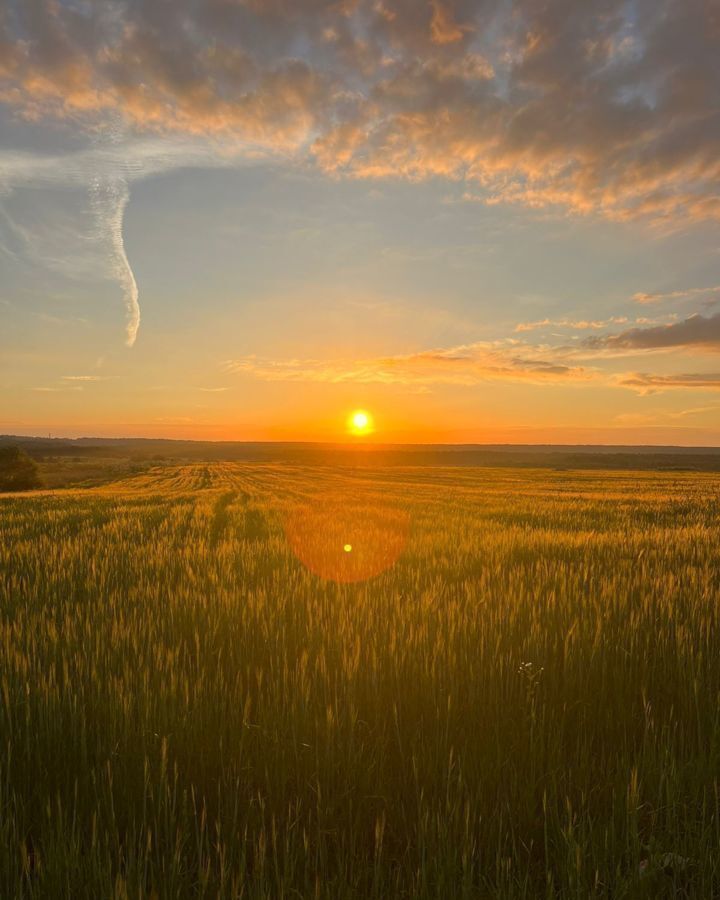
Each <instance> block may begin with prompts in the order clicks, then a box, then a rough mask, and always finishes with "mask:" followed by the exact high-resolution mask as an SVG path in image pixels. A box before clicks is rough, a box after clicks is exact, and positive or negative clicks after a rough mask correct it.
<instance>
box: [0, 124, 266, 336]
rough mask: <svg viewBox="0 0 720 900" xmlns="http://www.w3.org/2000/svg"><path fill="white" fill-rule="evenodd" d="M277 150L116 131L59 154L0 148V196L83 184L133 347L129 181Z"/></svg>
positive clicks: (251, 159) (250, 159) (136, 313)
mask: <svg viewBox="0 0 720 900" xmlns="http://www.w3.org/2000/svg"><path fill="white" fill-rule="evenodd" d="M276 156H277V154H273V153H272V152H269V151H261V150H260V149H258V148H252V147H251V146H249V145H245V144H240V143H238V144H234V145H230V146H225V147H219V146H218V145H217V144H213V143H211V142H208V141H202V140H193V141H188V140H185V141H181V142H174V141H167V140H160V139H156V140H152V139H151V140H148V139H145V140H141V139H127V140H125V139H121V138H119V137H115V136H113V140H112V141H111V142H110V143H109V144H94V145H91V146H89V147H86V148H85V149H83V150H79V151H76V152H74V153H68V154H66V155H59V156H38V155H34V154H32V153H27V152H17V151H15V152H14V151H4V152H1V151H0V196H2V195H7V194H10V193H12V191H13V190H14V189H15V188H18V187H35V188H40V187H43V186H46V187H67V188H76V189H83V188H84V189H86V190H87V191H88V192H89V196H90V205H91V211H92V214H93V216H94V218H95V221H96V222H97V232H98V233H97V235H96V238H97V239H98V240H99V241H100V243H101V245H102V247H103V252H104V255H105V256H106V259H107V263H106V265H108V270H109V273H110V274H111V275H112V277H113V278H114V279H115V280H116V281H117V282H118V284H119V286H120V288H121V290H122V294H123V298H124V302H125V309H126V316H127V318H126V326H125V329H126V344H127V346H128V347H132V346H133V345H134V343H135V341H136V339H137V335H138V329H139V327H140V304H139V293H138V286H137V282H136V280H135V275H134V273H133V270H132V267H131V265H130V261H129V260H128V256H127V252H126V249H125V240H124V236H123V219H124V215H125V209H126V207H127V205H128V202H129V200H130V186H131V185H132V184H133V183H136V182H138V181H140V180H142V179H145V178H149V177H151V176H153V175H158V174H161V173H165V172H171V171H175V170H177V169H181V168H186V167H193V166H195V167H201V168H231V167H233V168H234V167H239V166H241V165H243V164H253V163H257V162H259V161H261V160H267V159H270V158H273V157H276ZM28 240H29V237H28Z"/></svg>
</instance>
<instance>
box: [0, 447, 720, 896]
mask: <svg viewBox="0 0 720 900" xmlns="http://www.w3.org/2000/svg"><path fill="white" fill-rule="evenodd" d="M328 495H331V496H332V497H333V503H331V504H329V503H327V497H328ZM719 496H720V476H717V475H712V474H707V475H705V474H692V475H691V474H681V473H672V474H670V473H652V472H642V473H635V472H612V473H610V472H592V473H576V472H550V471H533V470H512V469H498V470H492V469H449V468H446V469H440V468H437V469H436V468H432V469H431V468H427V469H422V468H417V469H410V468H408V469H375V470H373V469H357V470H349V469H344V470H343V469H322V470H320V469H304V468H293V467H290V466H272V465H266V466H263V465H241V464H207V465H192V466H174V467H158V468H157V469H153V470H151V471H148V472H145V473H143V474H140V475H138V476H136V477H133V478H129V479H127V480H125V481H121V482H118V483H116V484H112V485H107V486H105V487H102V488H95V489H92V490H86V491H72V490H70V491H58V492H54V493H44V494H37V495H28V496H22V497H20V496H14V497H5V498H2V499H0V538H1V542H0V896H1V897H28V898H30V897H32V898H37V897H42V898H45V897H52V898H63V897H66V898H73V900H75V898H83V897H86V898H93V900H97V898H123V897H127V898H151V897H157V898H185V897H205V898H211V897H212V898H215V897H223V898H231V897H232V898H240V897H243V898H280V897H282V898H291V897H294V898H297V897H303V898H304V897H318V898H327V900H330V898H332V900H340V898H351V897H352V898H366V897H374V898H395V897H398V898H399V897H407V898H431V897H432V898H453V900H454V898H484V897H488V898H490V897H501V898H520V897H524V898H531V897H545V898H550V897H575V898H583V900H584V898H590V897H598V898H599V897H607V898H610V897H612V898H622V897H641V896H642V897H663V896H666V897H683V896H687V897H698V898H712V897H714V896H720V871H719V864H720V854H719V852H718V848H719V847H720V805H719V798H718V775H719V774H720V703H719V700H720V628H719V626H720V611H719V609H718V602H719V601H720V550H719V546H720V545H719V539H720V513H719V508H718V498H719ZM338 508H341V509H346V510H347V509H351V510H352V512H353V517H355V518H358V517H359V519H360V520H362V521H364V522H366V523H367V522H370V523H372V522H375V523H376V525H375V526H372V527H377V528H378V529H379V530H380V531H381V532H382V529H389V530H390V532H391V533H396V531H397V528H398V527H400V526H398V523H403V522H404V521H407V522H409V530H408V533H407V536H406V539H405V538H403V547H401V548H400V549H401V550H402V552H401V554H400V556H399V558H398V559H397V562H395V563H394V565H391V566H390V568H388V569H386V571H384V572H383V573H382V574H380V575H379V576H378V577H376V578H373V579H371V580H368V581H360V582H356V583H336V582H333V581H327V580H323V579H321V578H318V577H317V576H316V575H314V574H313V573H312V572H310V571H308V569H307V568H306V567H305V566H303V565H302V563H301V562H300V561H299V560H298V558H297V556H296V554H295V553H293V550H292V546H291V544H292V541H289V540H288V537H287V535H286V530H285V529H286V528H287V522H288V517H290V519H292V517H293V516H297V511H298V510H302V509H307V510H308V511H309V513H308V522H309V523H310V524H309V525H308V528H310V529H311V530H313V529H322V528H324V527H325V526H324V525H323V521H324V519H323V517H325V520H327V523H329V524H328V526H327V527H328V528H329V531H328V533H330V534H332V535H333V538H332V541H333V542H335V541H336V540H340V539H342V529H341V530H340V531H338V530H337V528H335V525H336V523H337V509H338ZM311 513H312V516H314V518H312V516H311V515H310V514H311ZM373 517H375V518H373ZM334 523H335V524H334ZM368 527H370V526H368ZM403 527H404V526H403ZM333 528H335V530H334V531H333ZM360 534H361V535H362V532H360ZM383 534H384V532H383ZM362 539H363V538H362V536H361V537H360V540H361V541H362ZM380 543H382V544H384V543H386V540H385V538H384V537H383V540H382V541H381V542H379V544H378V545H380ZM333 546H334V544H333ZM403 548H404V549H403ZM373 552H375V551H373ZM394 555H395V556H396V555H397V554H394ZM389 562H392V559H390V560H389ZM668 860H669V862H668Z"/></svg>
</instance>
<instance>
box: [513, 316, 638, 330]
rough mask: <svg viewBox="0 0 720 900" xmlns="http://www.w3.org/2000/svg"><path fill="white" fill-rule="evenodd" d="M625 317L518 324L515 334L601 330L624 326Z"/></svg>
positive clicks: (554, 320) (543, 320) (545, 320)
mask: <svg viewBox="0 0 720 900" xmlns="http://www.w3.org/2000/svg"><path fill="white" fill-rule="evenodd" d="M627 321H628V319H627V316H612V317H611V318H609V319H594V320H588V319H578V320H573V319H540V320H538V321H536V322H520V323H519V324H518V325H516V326H515V331H516V332H526V331H537V330H538V329H541V328H569V329H570V330H572V331H590V330H601V329H603V328H607V327H608V326H610V325H624V324H626V323H627Z"/></svg>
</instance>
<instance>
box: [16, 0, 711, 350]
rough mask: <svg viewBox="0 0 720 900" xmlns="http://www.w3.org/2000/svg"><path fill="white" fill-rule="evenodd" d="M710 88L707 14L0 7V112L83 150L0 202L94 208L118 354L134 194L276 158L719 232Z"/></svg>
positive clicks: (240, 2) (590, 8) (519, 3)
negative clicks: (60, 128) (118, 303)
mask: <svg viewBox="0 0 720 900" xmlns="http://www.w3.org/2000/svg"><path fill="white" fill-rule="evenodd" d="M718 84H720V7H718V4H717V2H716V0H663V2H658V0H606V2H604V3H602V4H588V3H578V2H577V0H546V2H538V0H203V2H197V0H173V2H172V3H171V4H169V3H160V2H154V0H146V2H137V0H95V2H92V3H91V2H85V0H9V2H7V3H4V4H3V5H2V7H1V8H0V104H2V105H3V106H4V108H5V109H6V110H9V111H10V113H11V114H12V115H13V116H15V117H16V118H19V119H23V120H26V121H28V122H33V123H38V122H47V121H49V120H53V121H55V122H58V121H59V122H66V123H69V124H70V125H71V127H72V133H73V135H74V137H75V139H76V141H77V140H79V136H81V135H84V136H85V139H86V146H85V147H81V148H80V149H78V150H76V151H74V152H72V153H68V154H67V155H65V156H62V157H58V156H55V157H48V158H30V157H29V156H26V157H25V158H22V157H21V156H18V155H17V154H12V153H6V154H5V155H4V156H3V157H2V158H0V191H1V190H2V189H3V187H4V189H5V191H8V190H11V189H13V188H15V187H16V186H17V185H18V184H19V183H23V179H24V182H25V183H27V182H28V180H34V183H35V182H42V181H43V179H44V180H45V182H46V183H47V182H53V183H57V182H59V181H60V180H62V179H63V178H64V179H66V180H67V181H69V182H70V183H73V184H76V185H78V184H79V185H82V186H84V187H85V188H86V189H87V190H88V191H89V192H90V197H91V205H92V209H93V211H94V213H95V215H96V218H97V221H98V223H99V224H100V226H101V229H102V231H103V234H104V235H105V243H106V248H107V260H108V266H109V269H110V271H111V272H112V273H113V274H114V276H115V278H116V279H117V280H118V282H119V284H120V286H121V288H122V291H123V295H124V299H125V304H126V308H127V341H128V343H129V344H132V343H133V342H134V341H135V338H136V336H137V331H138V326H139V321H140V310H139V304H138V288H137V284H136V282H135V278H134V275H133V272H132V269H131V267H130V264H129V262H128V258H127V254H126V252H125V247H124V241H123V232H122V222H123V214H124V210H125V207H126V205H127V203H128V197H129V191H130V186H131V185H132V183H133V182H134V181H136V180H138V179H139V178H142V177H145V176H147V175H148V174H152V173H153V172H157V171H165V170H167V168H171V167H175V166H179V165H189V164H193V161H195V163H197V161H198V160H199V159H200V160H202V164H205V165H227V164H235V163H237V162H238V161H239V160H246V159H249V158H253V157H254V156H257V155H258V154H261V155H262V154H264V155H267V154H282V155H283V156H285V157H286V158H290V159H292V160H298V161H303V162H305V163H310V164H313V165H315V166H317V167H319V168H320V169H321V170H323V171H325V172H327V173H328V174H329V175H331V176H334V177H352V178H407V179H425V178H430V177H443V178H446V179H451V180H455V181H458V182H461V183H462V184H464V185H465V186H466V190H465V195H466V196H468V197H472V198H473V199H480V200H481V201H482V202H483V203H487V204H499V203H512V204H521V205H523V206H525V207H529V208H535V209H545V208H553V209H556V210H558V211H560V212H565V213H571V214H583V215H585V214H592V215H598V216H602V217H606V218H609V219H612V220H620V221H625V220H630V219H644V220H646V221H649V222H652V223H656V224H660V225H663V226H670V227H677V226H679V225H680V224H685V223H688V222H696V221H703V220H715V221H717V220H720V91H718ZM712 290H715V289H712ZM635 299H636V300H637V301H638V302H640V303H648V302H653V301H654V300H655V299H659V297H655V296H654V295H650V294H646V295H637V296H636V297H635ZM548 324H550V323H548ZM590 327H593V326H592V325H591V326H590Z"/></svg>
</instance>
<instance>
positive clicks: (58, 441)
mask: <svg viewBox="0 0 720 900" xmlns="http://www.w3.org/2000/svg"><path fill="white" fill-rule="evenodd" d="M2 444H13V445H16V446H19V447H21V448H22V449H23V450H25V451H26V452H27V453H28V454H30V455H31V456H32V457H34V458H35V459H46V460H50V459H56V458H66V457H73V458H75V459H78V460H80V459H91V458H106V459H120V458H124V459H128V458H130V459H132V460H136V461H139V462H148V461H156V462H162V461H167V462H171V461H172V462H175V461H182V460H189V461H198V460H208V461H220V460H226V461H235V462H249V463H250V462H272V463H288V464H293V465H327V466H518V467H532V468H555V469H563V468H567V469H664V470H672V469H677V470H679V471H681V470H682V471H688V470H689V471H699V472H701V471H706V472H717V471H720V447H671V446H668V447H655V446H653V447H641V446H606V445H577V446H575V445H555V444H545V445H534V444H525V445H524V444H482V445H479V444H362V445H358V444H322V443H272V442H267V443H263V442H240V441H237V442H235V441H174V440H163V439H145V438H93V437H86V438H76V439H69V438H36V437H25V436H22V435H0V445H2Z"/></svg>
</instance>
